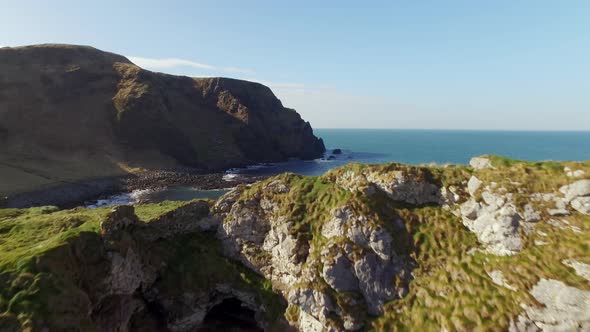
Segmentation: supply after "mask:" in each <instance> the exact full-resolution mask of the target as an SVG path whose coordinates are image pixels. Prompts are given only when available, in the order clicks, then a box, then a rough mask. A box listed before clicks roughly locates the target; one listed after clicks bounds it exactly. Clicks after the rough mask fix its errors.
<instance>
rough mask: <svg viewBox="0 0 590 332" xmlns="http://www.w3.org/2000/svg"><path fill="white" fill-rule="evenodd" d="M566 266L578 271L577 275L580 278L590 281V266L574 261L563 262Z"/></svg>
mask: <svg viewBox="0 0 590 332" xmlns="http://www.w3.org/2000/svg"><path fill="white" fill-rule="evenodd" d="M562 263H563V264H564V265H567V266H569V267H571V268H572V269H574V270H575V271H576V274H577V275H579V276H580V277H582V278H584V279H586V280H588V281H590V265H589V264H586V263H582V262H578V261H576V260H573V259H567V260H564V261H562Z"/></svg>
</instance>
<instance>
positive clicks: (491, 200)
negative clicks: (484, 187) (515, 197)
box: [481, 191, 506, 209]
mask: <svg viewBox="0 0 590 332" xmlns="http://www.w3.org/2000/svg"><path fill="white" fill-rule="evenodd" d="M481 197H482V198H483V200H484V202H485V203H486V204H487V205H490V206H492V207H494V208H496V209H497V208H500V207H502V206H503V205H504V203H506V200H505V199H504V198H503V197H502V196H500V195H496V194H494V193H492V192H490V191H484V192H483V193H482V194H481Z"/></svg>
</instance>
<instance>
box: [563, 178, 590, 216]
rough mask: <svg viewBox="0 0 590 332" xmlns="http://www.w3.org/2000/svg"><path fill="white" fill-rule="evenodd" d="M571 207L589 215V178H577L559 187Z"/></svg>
mask: <svg viewBox="0 0 590 332" xmlns="http://www.w3.org/2000/svg"><path fill="white" fill-rule="evenodd" d="M559 191H560V192H561V193H563V194H564V196H565V200H566V201H568V202H569V203H570V205H571V207H572V208H573V209H574V210H576V211H578V212H580V213H583V214H585V215H590V180H579V181H576V182H574V183H572V184H569V185H567V186H563V187H561V188H560V189H559Z"/></svg>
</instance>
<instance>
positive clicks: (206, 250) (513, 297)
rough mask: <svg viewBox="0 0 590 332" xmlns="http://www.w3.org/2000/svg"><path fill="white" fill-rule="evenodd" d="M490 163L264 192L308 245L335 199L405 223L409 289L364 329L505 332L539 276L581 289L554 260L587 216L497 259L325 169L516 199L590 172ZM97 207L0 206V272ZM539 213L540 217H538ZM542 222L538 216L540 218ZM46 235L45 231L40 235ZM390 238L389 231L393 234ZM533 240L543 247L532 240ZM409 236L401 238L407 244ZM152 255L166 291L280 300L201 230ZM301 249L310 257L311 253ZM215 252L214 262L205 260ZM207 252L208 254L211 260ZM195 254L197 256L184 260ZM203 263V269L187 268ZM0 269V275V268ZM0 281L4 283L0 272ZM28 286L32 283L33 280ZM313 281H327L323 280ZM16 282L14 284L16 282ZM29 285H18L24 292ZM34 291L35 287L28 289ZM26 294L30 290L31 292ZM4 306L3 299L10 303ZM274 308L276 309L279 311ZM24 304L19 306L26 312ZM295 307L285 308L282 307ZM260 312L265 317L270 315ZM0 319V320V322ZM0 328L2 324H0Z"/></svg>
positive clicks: (308, 180) (444, 214)
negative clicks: (226, 292)
mask: <svg viewBox="0 0 590 332" xmlns="http://www.w3.org/2000/svg"><path fill="white" fill-rule="evenodd" d="M491 158H492V162H493V164H494V165H495V166H496V168H495V169H491V170H476V171H474V170H472V169H470V168H469V167H462V166H461V167H441V168H436V167H435V168H432V167H410V166H405V165H399V164H386V165H378V166H364V165H359V164H351V165H348V166H345V167H343V168H341V169H337V170H334V171H332V172H330V173H329V174H327V175H325V176H323V177H302V176H297V175H293V174H284V175H280V176H278V178H280V179H282V180H283V181H284V182H286V184H287V185H288V186H289V187H290V188H291V190H290V192H289V193H285V194H278V195H274V196H273V198H274V199H275V200H276V201H278V202H279V203H280V204H279V206H280V212H279V214H281V215H284V216H288V217H289V218H290V219H291V220H293V221H294V224H295V225H294V227H293V229H292V232H294V234H297V235H298V236H301V237H304V238H305V239H307V240H309V241H312V243H313V244H314V245H313V247H316V246H317V247H320V248H321V244H322V243H323V241H324V239H322V236H321V235H320V234H319V233H320V232H319V230H320V229H321V225H322V224H323V223H324V222H326V221H327V220H328V219H329V218H330V214H329V212H330V211H331V209H333V208H334V207H336V206H342V205H344V204H352V205H353V206H356V208H358V209H360V210H363V211H364V213H367V214H368V215H370V216H372V217H371V218H370V222H377V223H381V224H383V225H384V226H385V227H388V222H389V220H392V218H394V217H395V216H401V217H402V219H403V220H405V222H406V229H407V231H408V233H409V234H410V236H411V237H410V238H409V239H408V238H404V237H400V238H399V239H398V241H396V243H397V244H398V246H399V247H398V248H396V249H397V250H402V251H403V250H404V248H405V250H411V251H413V252H412V253H411V255H412V257H413V258H414V259H415V260H416V262H417V263H418V267H417V268H416V269H415V270H414V276H415V280H414V281H412V283H411V284H410V294H409V295H408V296H406V297H405V298H403V299H401V300H398V301H393V302H391V303H390V304H388V305H387V306H386V312H385V314H384V315H383V316H382V317H377V318H375V319H374V321H373V324H372V326H373V328H374V329H375V330H378V331H405V330H415V331H422V330H438V329H440V327H441V326H442V327H445V328H446V329H447V330H449V331H453V330H460V331H467V330H505V329H506V327H507V325H508V323H509V321H510V319H511V318H513V317H515V316H516V315H518V314H519V313H520V312H521V311H522V309H521V307H520V305H521V304H523V303H525V304H534V303H535V301H534V299H533V298H532V297H531V296H530V295H529V294H528V292H527V291H528V290H529V289H530V288H531V287H532V286H533V285H534V284H535V283H536V282H537V281H538V280H539V279H540V278H553V279H558V280H562V281H564V282H566V283H567V284H569V285H572V286H575V287H578V288H580V289H590V285H589V284H588V283H587V282H586V281H585V280H584V279H582V278H581V277H579V276H577V275H576V274H575V273H574V271H573V270H572V269H571V268H569V267H567V266H565V265H563V264H562V263H561V261H562V260H563V259H570V258H571V259H576V260H579V261H582V262H585V263H590V248H589V247H590V242H589V240H588V239H590V217H588V216H583V215H581V214H578V213H574V214H573V215H572V216H571V217H568V218H567V220H568V222H569V223H570V225H571V226H576V227H578V229H579V232H574V231H573V230H572V229H571V228H569V227H566V228H564V229H560V228H556V227H554V226H551V225H549V224H547V223H546V222H544V221H541V222H539V223H537V225H536V227H535V232H533V233H532V234H530V235H528V236H526V243H527V245H526V248H525V249H524V250H523V251H522V252H521V253H520V254H518V255H514V256H509V257H497V256H493V255H488V254H485V253H481V252H476V253H474V254H471V255H470V254H468V251H469V250H470V249H472V248H477V247H478V244H477V240H476V237H475V235H474V234H472V233H471V232H469V231H468V230H467V229H466V228H465V227H464V226H463V225H462V223H461V220H460V219H459V218H458V217H456V216H454V215H453V214H452V213H450V212H449V211H445V210H443V209H441V208H439V207H433V206H425V207H413V206H404V205H400V204H395V203H393V202H391V201H389V200H388V199H387V198H386V197H385V196H383V195H376V196H372V197H371V198H370V199H369V198H367V197H366V196H363V195H361V194H359V193H351V192H348V191H346V190H344V189H343V188H341V187H340V186H338V185H336V184H335V183H333V182H332V180H333V179H334V177H335V176H338V175H341V174H343V172H346V171H348V170H352V171H357V172H358V171H360V170H364V169H366V168H369V169H371V170H374V171H378V172H381V173H383V174H384V176H387V173H391V172H395V171H402V172H407V173H411V174H413V175H415V176H421V177H424V178H426V179H429V180H431V181H434V182H436V183H441V184H444V185H445V186H451V185H453V186H456V187H460V188H462V187H464V186H465V183H466V181H467V179H469V177H470V176H471V174H474V175H476V176H477V177H478V178H480V179H482V180H484V182H486V183H489V182H491V181H494V182H497V183H498V184H499V185H498V187H506V188H507V189H509V191H514V192H515V191H516V189H517V188H516V187H515V186H516V185H515V184H514V183H515V182H519V183H520V185H518V186H519V187H520V188H521V190H522V191H523V192H522V193H521V194H519V195H515V201H516V203H517V204H518V205H519V206H522V205H523V204H525V203H526V202H527V199H525V198H526V197H527V196H528V195H529V194H530V193H532V192H555V191H557V189H558V188H559V187H560V186H561V185H564V184H566V183H568V182H572V181H573V180H572V179H570V178H567V177H566V176H565V175H564V173H563V167H564V166H569V167H570V168H572V169H574V170H575V169H584V170H586V175H587V176H589V175H590V164H589V163H554V162H547V163H527V162H519V161H514V160H510V159H505V158H499V157H491ZM268 181H272V179H271V180H267V181H265V182H264V183H258V184H255V185H253V186H252V187H251V188H249V189H247V190H246V191H245V192H244V193H243V196H242V197H243V198H247V197H249V196H251V195H254V194H257V193H261V194H262V195H271V194H269V193H265V192H264V191H262V192H261V188H262V186H264V185H265V184H266V183H268ZM178 204H182V203H163V204H157V205H148V206H138V207H137V210H136V211H137V214H138V215H140V217H142V219H144V220H149V219H151V218H154V217H156V216H158V215H160V214H161V213H164V212H165V211H167V210H170V209H172V208H175V207H176V206H178ZM105 213H106V210H104V209H98V210H92V211H90V210H70V211H58V212H55V211H53V210H52V209H51V208H38V209H29V210H0V270H3V271H4V272H6V271H10V273H20V275H25V274H26V273H29V271H28V270H27V268H28V266H29V265H28V262H29V261H30V260H31V258H32V257H34V256H38V255H42V254H43V253H45V252H47V251H48V250H50V249H51V248H54V247H55V246H58V245H60V243H63V242H64V241H66V240H67V239H68V238H71V237H76V236H79V235H80V233H81V232H96V231H97V229H98V223H99V221H100V218H102V217H103V216H104V214H105ZM544 217H545V218H548V217H547V216H546V215H545V216H544ZM544 220H547V219H544ZM48 234H49V236H48ZM394 235H395V234H394ZM535 240H541V241H544V242H546V243H547V244H546V245H541V246H538V245H534V242H535ZM408 241H409V242H410V243H407V242H408ZM150 250H153V251H154V252H162V255H165V256H166V255H170V254H169V253H168V254H166V253H164V252H165V251H173V252H174V253H175V254H172V255H173V256H175V258H174V259H175V260H173V261H174V264H170V265H169V269H168V270H167V271H166V272H165V273H164V275H165V277H164V278H163V282H162V285H161V287H162V289H164V290H165V292H169V293H170V294H172V295H173V294H174V292H178V291H179V289H180V288H179V287H178V285H183V287H182V288H183V289H184V288H194V287H197V288H206V287H209V286H210V285H211V284H212V283H213V282H214V281H215V280H217V279H218V278H222V277H227V276H231V277H230V280H231V281H232V283H233V282H235V283H237V284H240V285H242V286H243V287H245V288H246V289H252V290H257V291H259V292H260V294H261V301H262V302H263V303H265V304H266V305H267V307H269V308H279V310H276V311H272V310H271V311H270V312H269V315H270V316H274V315H278V314H280V313H282V310H283V309H284V307H282V306H281V304H280V301H278V300H277V298H276V297H275V296H274V295H273V294H272V292H271V291H270V285H269V284H268V283H267V282H264V281H263V280H261V279H260V278H257V277H255V276H254V275H253V274H252V273H250V272H249V271H247V270H245V269H244V268H242V267H239V266H237V265H236V264H235V263H234V262H231V261H228V260H227V259H225V258H221V257H220V256H221V254H220V251H219V250H220V248H219V247H218V244H217V241H215V240H213V239H212V238H210V237H201V236H200V235H199V236H191V237H183V238H180V239H178V240H177V241H169V242H165V243H164V242H162V243H159V244H156V245H155V246H154V247H152V248H150ZM310 254H312V255H313V254H314V253H313V252H312V253H310ZM215 257H219V259H217V258H215ZM214 258H215V259H214ZM195 261H198V262H201V263H200V264H194V262H195ZM200 266H210V267H211V270H208V271H206V272H204V271H203V270H202V269H199V268H197V267H200ZM493 270H500V271H502V272H503V274H504V278H505V279H506V281H507V282H508V283H509V284H510V285H512V286H514V287H516V291H512V290H509V289H507V288H505V287H502V286H498V285H496V284H494V283H493V282H492V281H491V279H490V277H489V276H488V275H487V273H488V272H490V271H493ZM2 275H6V274H5V273H4V274H2ZM11 278H12V281H11V283H12V284H11V287H12V288H15V287H16V286H15V285H18V282H16V281H15V280H17V278H14V277H11ZM0 282H4V281H3V279H1V278H0ZM33 284H34V280H33ZM315 286H316V287H321V288H324V287H327V286H326V285H324V284H319V285H315ZM16 288H18V287H16ZM10 289H11V288H9V292H8V293H7V291H6V290H2V291H0V312H2V311H4V312H5V314H4V315H8V314H10V313H18V312H20V313H21V315H24V316H22V317H20V318H21V321H23V320H26V318H27V315H31V314H33V313H35V312H36V311H35V310H38V309H37V308H29V309H27V307H26V306H24V309H23V306H19V307H18V308H19V310H20V311H18V312H17V311H15V310H14V309H11V308H16V307H15V305H14V304H17V303H19V301H20V303H22V302H23V300H21V299H23V298H26V296H25V297H23V296H20V297H19V296H16V295H15V294H14V292H12V293H10ZM27 291H29V290H25V292H27ZM35 291H36V292H38V291H39V287H37V288H36V289H33V291H32V292H33V293H34V292H35ZM333 295H334V296H335V297H336V299H337V302H338V303H339V304H340V305H346V304H345V301H344V300H343V301H339V300H342V299H341V298H340V297H341V295H339V294H333ZM33 298H34V297H33ZM11 303H13V304H11ZM281 308H282V309H281ZM27 310H28V311H27ZM295 311H296V309H295V308H291V309H290V310H289V312H288V313H287V314H291V315H293V314H294V312H295ZM270 316H269V317H270ZM0 321H2V320H0ZM0 326H2V325H0Z"/></svg>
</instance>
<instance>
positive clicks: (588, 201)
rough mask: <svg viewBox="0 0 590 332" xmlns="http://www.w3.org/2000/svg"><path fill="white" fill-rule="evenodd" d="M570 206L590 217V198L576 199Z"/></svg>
mask: <svg viewBox="0 0 590 332" xmlns="http://www.w3.org/2000/svg"><path fill="white" fill-rule="evenodd" d="M570 204H571V206H572V208H573V209H574V210H576V211H578V212H580V213H582V214H585V215H590V196H588V197H577V198H574V199H573V200H572V201H571V203H570Z"/></svg>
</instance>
